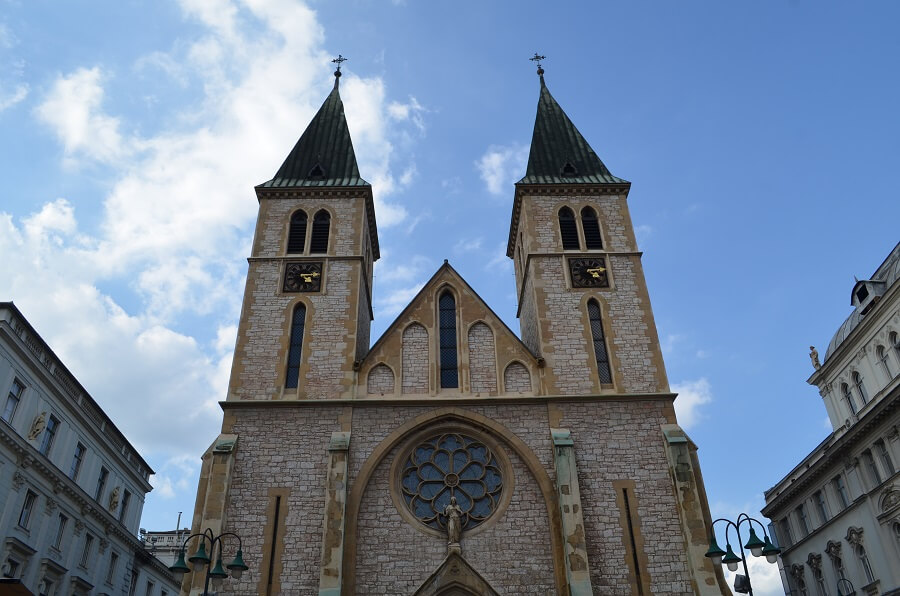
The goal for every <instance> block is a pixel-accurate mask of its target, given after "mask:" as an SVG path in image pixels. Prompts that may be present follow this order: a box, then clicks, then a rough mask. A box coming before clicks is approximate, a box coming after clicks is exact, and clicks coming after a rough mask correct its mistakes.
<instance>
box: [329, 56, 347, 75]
mask: <svg viewBox="0 0 900 596" xmlns="http://www.w3.org/2000/svg"><path fill="white" fill-rule="evenodd" d="M347 60H349V58H344V57H343V56H341V55H340V54H338V57H337V58H335V59H334V60H332V62H333V63H335V64H337V70H336V71H335V74H337V73H339V72H341V62H346V61H347Z"/></svg>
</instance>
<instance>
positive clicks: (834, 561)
mask: <svg viewBox="0 0 900 596" xmlns="http://www.w3.org/2000/svg"><path fill="white" fill-rule="evenodd" d="M831 566H832V567H833V568H834V576H835V577H836V578H838V581H840V580H842V579H847V576H846V575H844V561H843V559H841V558H840V557H838V556H834V557H831Z"/></svg>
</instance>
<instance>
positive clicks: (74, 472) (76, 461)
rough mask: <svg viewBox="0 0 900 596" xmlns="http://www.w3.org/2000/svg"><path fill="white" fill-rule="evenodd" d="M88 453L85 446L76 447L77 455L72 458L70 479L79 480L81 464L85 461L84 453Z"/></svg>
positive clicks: (79, 444)
mask: <svg viewBox="0 0 900 596" xmlns="http://www.w3.org/2000/svg"><path fill="white" fill-rule="evenodd" d="M85 451H87V449H86V448H85V446H84V445H82V444H81V443H78V445H76V446H75V454H74V455H73V456H72V467H71V468H70V469H69V478H71V479H72V480H78V472H80V471H81V464H82V462H83V461H84V452H85Z"/></svg>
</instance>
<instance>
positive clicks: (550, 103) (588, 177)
mask: <svg viewBox="0 0 900 596" xmlns="http://www.w3.org/2000/svg"><path fill="white" fill-rule="evenodd" d="M535 56H537V54H535ZM540 58H543V56H540ZM538 76H540V78H541V96H540V99H538V108H537V117H536V118H535V120H534V134H533V135H532V137H531V153H530V154H529V155H528V168H527V170H526V172H525V177H524V178H522V179H521V180H519V184H628V182H627V181H626V180H622V179H621V178H617V177H616V176H613V175H612V174H610V173H609V170H608V169H607V168H606V166H605V165H603V162H602V161H600V158H599V157H597V154H596V153H594V150H593V149H591V146H590V145H588V142H587V141H586V140H584V137H583V136H581V133H580V132H578V129H577V128H575V125H574V124H572V121H571V120H569V117H568V116H567V115H566V113H565V112H564V111H563V109H562V108H561V107H560V106H559V104H558V103H556V100H555V99H553V96H552V95H550V90H549V89H548V88H547V85H546V83H544V69H543V68H541V66H540V63H538Z"/></svg>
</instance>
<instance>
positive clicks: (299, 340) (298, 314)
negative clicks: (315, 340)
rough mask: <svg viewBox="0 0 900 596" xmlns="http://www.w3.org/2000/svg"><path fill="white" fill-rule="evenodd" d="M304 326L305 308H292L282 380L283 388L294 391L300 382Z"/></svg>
mask: <svg viewBox="0 0 900 596" xmlns="http://www.w3.org/2000/svg"><path fill="white" fill-rule="evenodd" d="M305 325H306V306H305V305H303V304H298V305H297V306H296V308H294V316H293V317H292V319H291V345H290V348H289V349H288V363H287V374H286V375H285V378H284V386H285V387H286V388H288V389H295V388H296V387H297V382H298V381H299V380H300V356H301V353H302V351H303V327H304V326H305Z"/></svg>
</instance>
